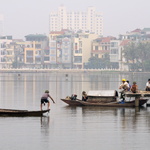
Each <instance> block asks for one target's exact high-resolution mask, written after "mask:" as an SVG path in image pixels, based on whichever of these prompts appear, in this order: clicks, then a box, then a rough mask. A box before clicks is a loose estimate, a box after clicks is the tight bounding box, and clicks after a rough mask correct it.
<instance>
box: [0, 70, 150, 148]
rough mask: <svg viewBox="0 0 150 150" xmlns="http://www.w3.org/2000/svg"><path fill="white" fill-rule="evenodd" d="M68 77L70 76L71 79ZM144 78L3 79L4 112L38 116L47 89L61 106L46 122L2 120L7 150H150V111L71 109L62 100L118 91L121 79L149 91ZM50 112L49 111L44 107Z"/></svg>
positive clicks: (86, 75) (83, 75)
mask: <svg viewBox="0 0 150 150" xmlns="http://www.w3.org/2000/svg"><path fill="white" fill-rule="evenodd" d="M66 74H67V76H66ZM148 76H149V74H142V73H137V74H133V73H128V74H119V73H110V72H109V73H107V72H106V73H105V72H98V73H94V72H93V73H91V72H85V73H57V72H52V73H33V74H31V73H20V76H19V77H18V74H17V73H11V74H10V73H9V74H8V73H1V74H0V94H1V100H0V108H12V109H27V110H39V109H40V98H41V96H42V94H43V92H44V91H45V90H46V89H48V90H49V91H50V95H51V96H52V97H53V99H54V100H55V101H56V104H53V103H52V102H51V111H50V113H49V114H45V116H44V117H0V127H1V128H0V133H1V135H2V136H0V141H1V144H0V145H1V149H4V150H10V149H11V150H16V149H22V150H26V149H28V150H30V149H36V150H44V149H55V150H60V149H66V150H70V149H72V150H91V149H92V150H98V149H103V150H112V149H116V150H120V149H128V150H134V149H136V150H137V149H138V150H143V149H144V150H148V149H149V147H148V145H149V139H150V119H149V118H150V108H149V107H146V106H144V107H142V108H141V109H140V111H138V112H136V111H135V109H134V108H100V107H69V106H68V105H66V104H65V103H63V102H62V101H60V99H61V98H65V97H66V96H71V94H72V93H76V94H77V95H78V98H81V93H82V91H83V90H85V91H86V92H88V91H89V90H102V89H103V90H108V89H111V90H118V86H119V85H120V83H121V79H122V78H126V79H128V80H129V81H130V82H131V83H132V82H133V81H136V82H137V84H138V86H139V89H143V90H144V88H145V84H146V82H147V79H148V78H149V77H148ZM44 109H46V107H44Z"/></svg>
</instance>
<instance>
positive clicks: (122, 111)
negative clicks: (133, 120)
mask: <svg viewBox="0 0 150 150" xmlns="http://www.w3.org/2000/svg"><path fill="white" fill-rule="evenodd" d="M121 116H122V117H125V108H122V109H121Z"/></svg>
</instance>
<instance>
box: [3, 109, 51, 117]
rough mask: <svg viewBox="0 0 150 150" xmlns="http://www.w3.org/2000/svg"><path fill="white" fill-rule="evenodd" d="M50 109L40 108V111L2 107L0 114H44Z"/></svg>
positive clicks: (21, 115)
mask: <svg viewBox="0 0 150 150" xmlns="http://www.w3.org/2000/svg"><path fill="white" fill-rule="evenodd" d="M49 111H50V109H47V110H42V111H40V110H38V111H28V110H15V109H0V116H18V117H19V116H20V117H25V116H42V115H43V114H44V113H46V112H49Z"/></svg>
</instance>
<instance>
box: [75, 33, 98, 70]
mask: <svg viewBox="0 0 150 150" xmlns="http://www.w3.org/2000/svg"><path fill="white" fill-rule="evenodd" d="M96 38H98V35H97V34H91V33H77V34H76V36H75V37H74V43H73V51H74V52H73V67H74V68H79V69H81V68H84V65H85V64H86V63H88V60H89V58H90V57H91V48H92V41H93V40H94V39H96Z"/></svg>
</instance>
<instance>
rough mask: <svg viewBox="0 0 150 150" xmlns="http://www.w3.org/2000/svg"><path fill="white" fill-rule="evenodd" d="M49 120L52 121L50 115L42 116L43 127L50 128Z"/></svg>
mask: <svg viewBox="0 0 150 150" xmlns="http://www.w3.org/2000/svg"><path fill="white" fill-rule="evenodd" d="M49 122H50V117H49V116H42V117H41V127H42V128H45V129H48V128H49Z"/></svg>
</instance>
